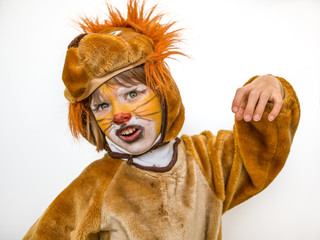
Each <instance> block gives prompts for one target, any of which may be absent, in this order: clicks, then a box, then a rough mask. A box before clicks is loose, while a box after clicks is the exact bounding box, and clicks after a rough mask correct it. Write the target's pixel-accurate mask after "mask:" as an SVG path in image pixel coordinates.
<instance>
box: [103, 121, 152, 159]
mask: <svg viewBox="0 0 320 240" xmlns="http://www.w3.org/2000/svg"><path fill="white" fill-rule="evenodd" d="M155 129H156V128H155V123H154V121H152V120H144V119H139V120H138V121H130V122H128V123H126V124H123V125H121V126H117V128H114V129H112V130H111V131H110V132H109V134H108V138H109V139H110V140H111V141H112V142H113V143H115V144H116V145H118V146H119V147H121V148H123V149H124V150H126V151H128V152H129V153H131V154H133V155H139V154H142V153H145V152H146V151H148V150H149V149H150V148H151V147H152V145H153V144H154V141H155V140H156V137H157V136H156V130H155Z"/></svg>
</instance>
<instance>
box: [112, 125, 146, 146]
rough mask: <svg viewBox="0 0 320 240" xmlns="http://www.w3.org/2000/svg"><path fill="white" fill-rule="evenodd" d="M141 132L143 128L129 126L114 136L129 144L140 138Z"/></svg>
mask: <svg viewBox="0 0 320 240" xmlns="http://www.w3.org/2000/svg"><path fill="white" fill-rule="evenodd" d="M142 130H143V128H142V127H141V126H139V125H129V126H124V127H121V128H120V129H119V130H118V131H117V133H116V134H117V136H118V137H119V138H120V139H122V140H123V141H125V142H128V143H131V142H134V141H136V140H138V139H139V138H140V137H141V135H142Z"/></svg>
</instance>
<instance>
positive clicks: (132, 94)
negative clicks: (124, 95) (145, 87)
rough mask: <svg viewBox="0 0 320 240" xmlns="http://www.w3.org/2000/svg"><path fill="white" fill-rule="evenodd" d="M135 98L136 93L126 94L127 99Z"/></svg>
mask: <svg viewBox="0 0 320 240" xmlns="http://www.w3.org/2000/svg"><path fill="white" fill-rule="evenodd" d="M137 96H138V93H137V92H136V91H132V92H129V94H128V98H135V97H137Z"/></svg>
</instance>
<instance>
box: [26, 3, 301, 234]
mask: <svg viewBox="0 0 320 240" xmlns="http://www.w3.org/2000/svg"><path fill="white" fill-rule="evenodd" d="M154 9H155V8H152V9H151V11H150V12H149V13H145V11H144V4H142V5H141V6H139V4H138V3H137V2H136V1H135V0H130V1H129V3H128V13H127V17H126V18H125V17H123V16H122V15H121V14H120V12H119V11H118V10H117V9H114V8H112V7H111V6H109V19H108V20H105V21H104V22H103V23H99V21H98V20H90V19H88V18H85V19H82V22H81V23H80V26H81V27H82V29H83V31H84V33H83V34H81V35H79V36H78V37H77V38H75V39H74V40H73V41H72V42H71V43H70V45H69V49H68V51H67V54H66V60H65V65H64V70H63V81H64V83H65V86H66V90H65V96H66V98H67V99H68V100H69V101H70V108H69V120H70V128H71V131H72V132H73V134H74V135H75V136H79V135H82V136H83V137H84V138H86V139H87V140H88V141H89V142H91V143H92V144H94V145H95V146H96V147H97V150H103V149H105V150H106V151H107V152H108V153H106V154H105V156H104V157H103V158H102V159H100V160H97V161H95V162H93V163H92V164H90V165H89V166H88V167H87V168H86V169H85V170H84V171H83V172H82V173H81V174H80V176H79V177H77V178H76V179H75V180H74V181H73V182H72V183H71V184H70V185H69V186H68V187H67V188H66V189H65V190H64V191H63V192H62V193H61V194H60V195H59V196H58V197H57V198H56V199H55V200H54V201H53V202H52V204H51V205H50V206H49V207H48V209H47V210H46V211H45V212H44V213H43V215H42V216H41V217H40V218H39V219H38V220H37V221H36V222H35V223H34V225H33V226H32V227H31V228H30V230H29V231H28V232H27V234H26V235H25V237H24V239H41V240H43V239H54V240H58V239H77V240H80V239H81V240H85V239H86V240H89V239H90V240H92V239H104V240H105V239H112V240H114V239H116V240H121V239H130V240H143V239H146V240H147V239H148V240H149V239H166V240H167V239H177V240H178V239H179V240H181V239H190V240H194V239H206V240H207V239H214V240H215V239H221V216H222V214H223V213H224V212H226V211H227V210H229V209H231V208H233V207H234V206H236V205H238V204H240V203H242V202H244V201H246V200H247V199H249V198H250V197H252V196H254V195H255V194H257V193H259V192H261V191H262V190H263V189H264V188H266V187H267V186H268V185H269V184H270V183H271V182H272V180H273V179H274V178H275V177H276V176H277V174H278V173H279V172H280V170H281V169H282V167H283V166H284V164H285V161H286V159H287V156H288V154H289V151H290V146H291V143H292V140H293V137H294V134H295V131H296V129H297V126H298V122H299V116H300V107H299V101H298V99H297V96H296V94H295V92H294V90H293V88H292V87H291V85H290V84H289V83H288V82H287V81H286V80H284V79H283V78H280V77H277V78H278V79H279V80H280V81H281V83H282V85H283V89H284V92H285V98H284V101H283V107H282V109H281V112H280V114H279V116H278V117H277V118H276V119H275V120H274V121H272V122H270V121H268V119H267V115H268V112H270V110H271V109H272V103H268V105H267V107H266V111H265V113H264V115H263V117H262V119H261V121H258V122H254V121H251V122H244V121H236V122H235V125H234V128H233V131H226V130H222V131H219V132H218V133H217V135H216V136H214V135H213V134H212V133H211V132H209V131H205V132H202V133H201V134H199V135H193V136H186V135H183V136H182V137H181V138H177V135H178V133H179V132H180V129H181V127H182V125H183V122H184V107H183V105H182V101H181V98H180V94H179V90H178V88H177V86H176V84H175V82H174V80H173V79H172V77H171V75H170V72H169V71H168V69H167V67H166V64H165V62H164V60H165V59H166V58H167V57H170V56H171V55H172V54H182V53H181V52H179V51H178V50H177V49H176V47H175V44H176V43H177V42H179V31H170V27H171V26H172V25H173V23H169V24H160V20H161V16H162V15H161V14H159V15H156V16H152V14H153V12H154ZM140 65H143V66H144V69H145V74H146V84H147V85H148V87H150V88H151V89H152V90H153V91H154V92H155V93H156V94H157V96H158V97H159V99H160V101H161V106H162V125H161V135H160V136H161V137H160V138H159V139H158V141H157V142H156V143H155V144H154V145H153V146H152V148H151V149H149V150H148V151H147V153H148V154H151V156H152V154H153V155H154V156H155V155H156V154H157V150H159V149H162V148H164V147H167V148H168V147H169V148H170V149H171V150H172V152H173V153H172V157H171V160H170V162H169V164H167V165H166V166H161V167H157V166H143V165H141V164H139V163H138V162H137V161H135V159H138V158H139V156H136V155H132V154H128V153H119V152H115V151H113V150H112V148H111V147H110V146H109V144H108V142H107V141H106V140H105V135H104V133H103V132H102V131H101V130H100V129H98V128H97V127H96V125H95V123H94V122H95V120H94V118H93V116H92V113H90V111H88V110H87V109H86V99H88V97H89V96H90V95H91V94H92V93H93V91H95V89H97V88H98V87H99V86H100V85H101V84H103V83H104V82H106V81H108V80H110V79H112V78H113V77H115V76H116V75H118V74H120V73H122V72H124V71H128V70H130V69H132V68H135V67H137V66H140ZM254 79H255V77H253V78H252V79H250V80H249V82H251V81H253V80H254ZM147 153H144V154H147ZM142 155H143V154H142Z"/></svg>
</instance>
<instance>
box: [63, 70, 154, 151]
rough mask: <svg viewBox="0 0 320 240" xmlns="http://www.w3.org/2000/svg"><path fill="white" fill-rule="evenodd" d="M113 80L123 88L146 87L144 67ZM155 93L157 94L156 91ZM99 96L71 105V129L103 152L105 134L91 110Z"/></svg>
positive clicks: (121, 74)
mask: <svg viewBox="0 0 320 240" xmlns="http://www.w3.org/2000/svg"><path fill="white" fill-rule="evenodd" d="M112 79H113V82H114V83H115V84H119V85H122V86H126V83H127V84H132V85H136V84H138V83H143V84H145V85H146V74H145V70H144V65H140V66H138V67H135V68H133V69H129V70H127V71H124V72H122V73H120V74H118V75H117V76H115V77H113V78H112ZM104 84H106V85H108V86H112V84H113V83H110V80H109V81H107V82H105V83H104ZM152 90H153V89H152ZM154 92H155V93H156V94H157V92H156V91H154ZM97 94H98V91H97V90H96V91H95V92H93V93H92V94H91V95H90V96H89V97H88V98H86V99H84V100H82V101H80V102H77V103H70V104H69V127H70V130H71V133H72V135H73V136H74V137H75V138H77V139H79V137H80V136H82V137H84V138H85V139H87V140H88V141H89V142H90V143H92V144H93V145H95V146H96V149H97V151H101V150H103V149H104V148H105V146H106V139H105V134H104V133H103V132H102V131H101V129H100V127H99V125H98V124H97V122H96V119H95V116H94V114H93V112H92V110H91V108H90V104H91V101H92V99H93V98H95V97H96V96H97Z"/></svg>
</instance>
